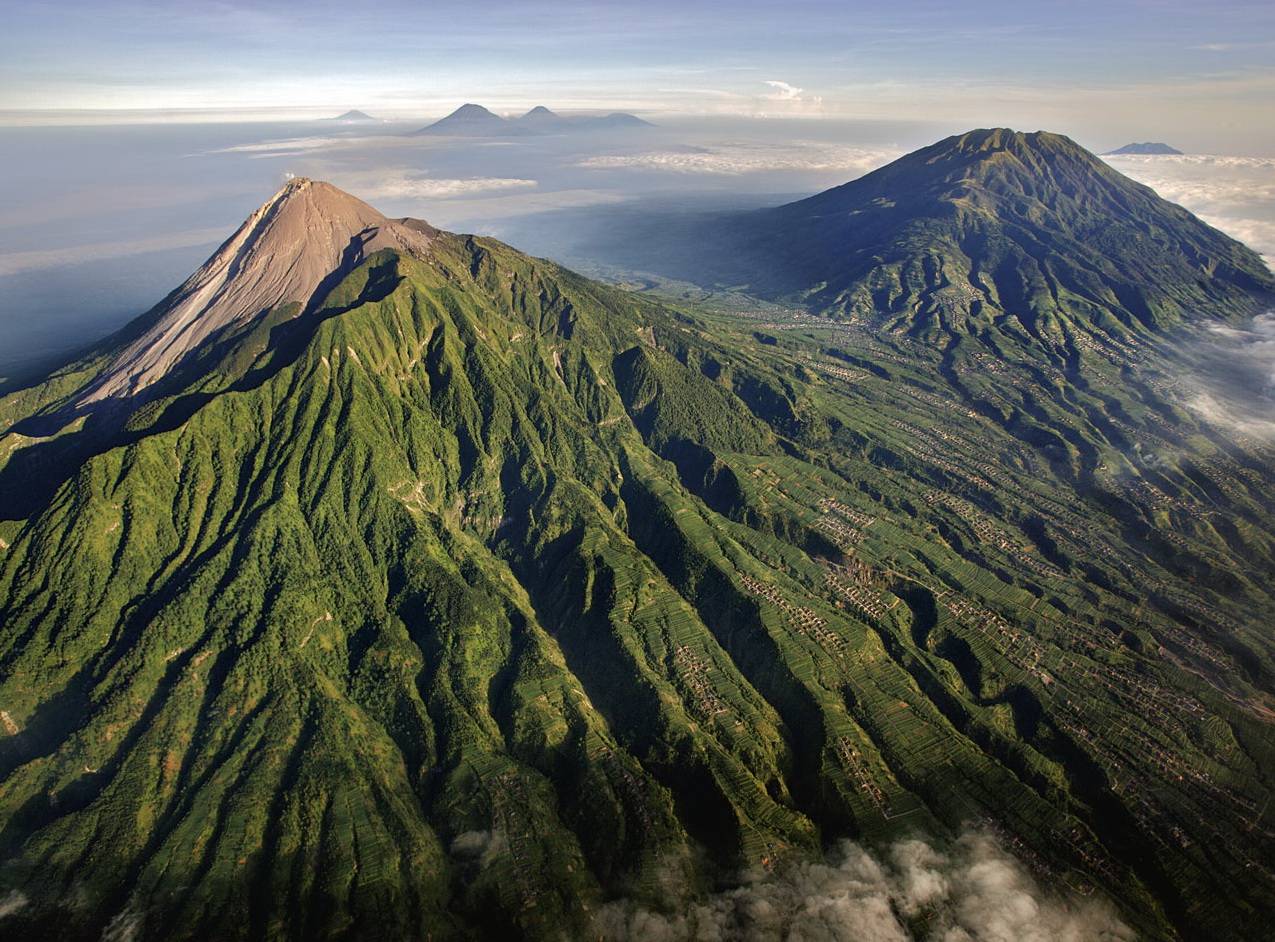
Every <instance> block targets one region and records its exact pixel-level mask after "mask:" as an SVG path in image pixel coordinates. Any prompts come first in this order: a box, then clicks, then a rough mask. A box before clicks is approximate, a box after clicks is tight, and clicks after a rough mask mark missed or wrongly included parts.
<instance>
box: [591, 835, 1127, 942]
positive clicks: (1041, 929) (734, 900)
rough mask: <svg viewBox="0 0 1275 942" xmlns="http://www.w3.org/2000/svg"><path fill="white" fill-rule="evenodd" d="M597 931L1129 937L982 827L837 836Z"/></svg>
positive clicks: (821, 937) (717, 935) (1052, 939)
mask: <svg viewBox="0 0 1275 942" xmlns="http://www.w3.org/2000/svg"><path fill="white" fill-rule="evenodd" d="M598 929H599V930H600V932H602V933H603V934H605V936H606V937H607V938H609V939H616V940H622V942H692V940H694V942H780V940H784V942H921V940H924V942H1131V940H1133V939H1134V938H1135V935H1134V933H1133V931H1132V930H1131V929H1129V927H1128V926H1126V925H1125V924H1124V923H1122V922H1121V921H1120V920H1119V918H1117V916H1116V915H1115V913H1114V911H1113V910H1112V909H1111V908H1110V906H1109V905H1107V904H1106V903H1104V902H1100V901H1097V900H1094V899H1080V898H1074V899H1063V898H1062V897H1060V896H1058V895H1056V894H1055V893H1053V892H1051V891H1046V890H1045V889H1043V888H1042V887H1040V886H1039V885H1038V884H1036V882H1035V881H1034V880H1033V879H1032V878H1031V877H1030V876H1028V874H1027V873H1026V871H1025V870H1024V869H1023V868H1022V867H1021V866H1020V865H1019V864H1018V862H1017V861H1016V860H1014V859H1013V858H1012V857H1010V856H1008V855H1007V854H1006V853H1005V852H1004V851H1003V850H1001V848H1000V847H999V846H998V845H997V844H996V843H995V841H994V840H993V839H992V838H991V837H989V836H987V835H983V834H977V833H968V834H966V835H965V836H963V837H962V838H961V839H960V840H958V841H956V842H955V843H953V844H952V845H951V846H949V847H947V848H944V849H939V848H936V847H935V846H933V845H932V844H929V843H926V842H925V841H920V840H909V841H901V842H899V843H897V844H895V845H894V846H893V847H892V848H891V849H890V851H889V853H888V854H886V855H885V856H883V857H881V856H876V855H874V854H872V853H870V852H869V851H867V850H865V849H864V848H863V847H860V846H859V845H857V844H855V843H853V842H850V841H844V842H842V843H841V844H840V845H839V846H838V847H837V848H836V850H835V851H834V852H833V853H831V854H830V855H829V857H828V859H827V860H826V861H823V862H803V863H797V864H793V865H791V866H789V867H788V868H787V869H786V870H784V871H782V872H781V873H779V874H776V875H775V876H773V877H771V876H761V877H757V878H755V879H752V880H750V881H747V882H745V883H744V884H743V885H741V886H739V887H737V888H735V889H731V890H726V891H723V892H720V893H716V894H713V895H712V896H710V897H708V898H707V899H704V900H702V901H701V902H700V903H698V904H697V905H695V906H694V907H693V908H692V909H691V911H690V912H688V913H684V914H677V915H664V914H660V913H655V912H651V911H649V910H646V909H642V908H640V907H637V906H634V905H633V904H631V903H626V902H622V903H613V904H610V905H608V906H607V907H605V908H604V909H603V910H602V912H601V913H600V914H599V916H598Z"/></svg>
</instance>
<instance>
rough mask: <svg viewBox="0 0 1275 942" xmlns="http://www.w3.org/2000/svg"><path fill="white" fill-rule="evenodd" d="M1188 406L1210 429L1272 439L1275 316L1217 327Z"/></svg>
mask: <svg viewBox="0 0 1275 942" xmlns="http://www.w3.org/2000/svg"><path fill="white" fill-rule="evenodd" d="M1210 335H1211V337H1210V340H1209V341H1208V342H1206V343H1204V344H1202V345H1201V347H1200V349H1199V350H1197V351H1196V352H1197V355H1198V356H1199V359H1200V362H1201V364H1202V368H1201V372H1200V375H1199V376H1197V377H1196V379H1195V387H1196V389H1195V393H1194V395H1193V396H1192V397H1191V398H1190V399H1189V404H1190V405H1191V407H1192V408H1193V409H1195V411H1196V412H1198V413H1199V414H1200V415H1201V416H1203V417H1204V418H1205V419H1207V420H1208V421H1210V422H1212V423H1213V424H1214V425H1220V426H1222V427H1224V428H1229V429H1231V430H1233V431H1236V432H1239V433H1240V434H1242V435H1251V436H1254V437H1257V438H1264V439H1267V440H1271V441H1275V312H1268V313H1266V314H1263V315H1261V316H1259V317H1256V318H1254V319H1253V321H1252V323H1250V324H1249V325H1247V326H1246V327H1243V328H1239V327H1215V328H1213V329H1212V330H1211V331H1210Z"/></svg>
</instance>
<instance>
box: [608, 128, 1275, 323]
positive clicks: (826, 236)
mask: <svg viewBox="0 0 1275 942" xmlns="http://www.w3.org/2000/svg"><path fill="white" fill-rule="evenodd" d="M602 239H603V246H604V248H603V249H601V250H600V251H602V252H607V253H609V254H608V256H607V260H609V261H615V262H618V263H623V264H628V265H629V266H630V267H633V268H644V269H647V270H650V271H654V272H656V273H662V274H668V275H671V276H673V277H677V278H681V279H683V280H687V281H691V282H693V283H696V284H716V285H721V286H732V287H737V288H742V289H743V290H746V291H751V292H753V293H756V294H759V295H761V296H763V297H767V298H771V299H774V300H783V301H788V302H797V303H800V304H802V305H803V306H805V307H807V308H809V309H812V310H816V311H819V312H823V313H827V314H830V315H832V316H835V317H838V318H848V319H866V320H869V321H871V322H872V323H874V324H877V325H881V326H886V327H891V328H897V329H901V330H911V331H940V332H945V331H955V332H958V333H959V332H969V331H977V330H978V329H979V327H980V325H988V326H990V325H994V324H996V323H1000V322H1002V321H1003V319H1004V318H1009V319H1010V320H1011V321H1013V322H1015V323H1016V324H1017V325H1019V327H1020V328H1021V329H1023V330H1026V331H1028V332H1030V333H1031V334H1033V335H1034V336H1035V337H1036V339H1037V340H1038V341H1040V342H1042V343H1046V344H1049V345H1051V346H1057V347H1060V348H1063V347H1066V346H1067V344H1068V343H1069V342H1070V341H1069V340H1068V339H1067V338H1068V337H1069V336H1071V335H1072V334H1077V333H1079V334H1086V335H1087V334H1093V333H1095V332H1096V333H1099V334H1104V335H1106V334H1111V335H1114V336H1118V337H1119V336H1125V335H1127V334H1129V333H1131V332H1132V333H1139V332H1143V333H1145V332H1146V331H1147V330H1151V329H1156V328H1157V327H1158V326H1167V325H1169V324H1173V323H1179V322H1182V321H1184V320H1190V319H1192V318H1195V317H1198V316H1200V315H1201V312H1205V311H1207V312H1210V314H1211V316H1237V315H1244V314H1248V313H1252V312H1253V310H1254V309H1255V308H1256V307H1257V306H1259V305H1260V304H1261V303H1263V302H1262V301H1261V298H1263V297H1268V296H1269V292H1270V291H1271V289H1272V287H1273V286H1275V282H1273V281H1272V277H1271V274H1270V272H1269V270H1268V269H1267V268H1266V265H1265V263H1264V262H1263V261H1262V260H1261V258H1260V257H1259V256H1258V255H1257V253H1255V252H1253V251H1252V250H1251V249H1249V248H1247V247H1246V246H1244V245H1242V244H1241V243H1239V242H1237V241H1236V240H1234V239H1232V238H1230V237H1229V236H1226V235H1224V234H1223V233H1221V232H1218V231H1217V230H1216V229H1213V228H1211V227H1210V226H1208V225H1206V224H1204V223H1203V222H1201V221H1200V220H1199V219H1197V218H1196V217H1195V216H1193V215H1192V214H1191V213H1189V212H1187V211H1186V210H1185V209H1182V208H1181V207H1180V206H1176V205H1174V204H1172V203H1169V202H1168V201H1166V200H1164V199H1161V198H1160V197H1159V196H1158V195H1157V194H1156V193H1155V192H1154V191H1153V190H1151V189H1150V188H1149V187H1146V186H1143V185H1141V184H1138V183H1135V182H1133V181H1132V180H1130V179H1128V178H1127V177H1125V176H1123V175H1122V174H1120V173H1119V172H1118V171H1116V170H1115V169H1113V168H1111V167H1110V166H1108V165H1107V164H1106V163H1104V162H1103V161H1101V160H1099V159H1098V158H1097V157H1095V156H1094V155H1093V154H1091V153H1089V152H1088V151H1086V150H1084V149H1083V148H1081V147H1080V146H1079V145H1077V144H1075V143H1074V142H1073V141H1071V140H1069V139H1068V138H1066V137H1062V136H1061V135H1057V134H1050V133H1047V132H1036V133H1031V134H1024V133H1019V132H1015V131H1011V130H1008V129H1004V128H1000V129H989V130H979V131H971V132H969V133H967V134H963V135H957V136H954V137H950V138H948V139H946V140H943V141H939V142H938V143H936V144H934V145H931V146H930V147H926V148H923V149H921V150H919V151H917V152H915V153H912V154H909V155H907V156H905V157H902V158H900V159H898V160H896V161H894V162H893V163H891V164H889V165H887V166H885V167H882V168H880V169H878V170H875V171H873V172H871V173H869V174H866V175H865V176H863V177H860V178H859V179H857V180H853V181H851V182H849V183H846V184H844V185H842V186H839V187H836V188H835V189H831V190H828V191H826V192H823V193H819V194H817V195H815V196H812V197H810V198H808V199H805V200H801V201H799V202H795V203H790V204H788V205H786V206H780V207H777V208H774V209H766V210H757V211H753V212H746V213H733V214H719V215H714V216H711V217H703V216H700V217H694V216H692V217H681V218H678V217H676V216H672V215H668V216H665V217H661V218H658V219H651V220H649V222H648V223H647V224H646V226H645V227H644V226H642V225H638V226H636V227H634V231H631V232H621V233H620V234H619V235H618V236H611V237H610V238H609V239H607V237H606V236H605V235H604V236H602Z"/></svg>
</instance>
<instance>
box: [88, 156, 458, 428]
mask: <svg viewBox="0 0 1275 942" xmlns="http://www.w3.org/2000/svg"><path fill="white" fill-rule="evenodd" d="M432 238H433V236H432V234H431V230H429V227H427V226H422V225H421V224H420V223H419V222H417V223H415V224H409V223H407V222H405V221H396V220H391V219H387V218H386V217H385V216H383V215H381V214H380V213H379V212H377V211H376V210H375V209H373V208H372V207H371V206H369V205H368V204H367V203H364V202H363V201H362V200H358V199H355V198H354V197H353V196H350V195H349V194H348V193H345V192H343V191H342V190H339V189H337V188H336V187H334V186H332V185H331V184H329V183H322V182H317V181H313V180H308V179H305V178H303V177H297V178H295V179H293V180H289V181H288V183H287V184H286V185H285V186H284V187H283V189H281V190H280V191H279V192H278V193H276V194H275V195H274V196H273V197H271V198H270V199H269V200H267V201H266V203H265V204H264V205H262V206H261V208H260V209H258V210H257V211H256V212H254V213H253V214H252V215H251V216H249V217H248V219H247V220H246V221H245V222H244V224H243V225H242V226H240V227H239V230H238V231H237V232H236V233H235V234H234V235H233V236H231V238H230V239H229V240H227V241H226V242H225V243H224V244H223V245H222V246H221V248H219V249H218V250H217V251H216V252H215V253H214V254H213V256H212V257H211V258H210V259H209V260H208V261H207V262H205V263H204V264H203V266H202V267H201V268H200V269H199V270H198V271H196V272H195V273H194V274H193V275H191V276H190V278H188V279H187V280H186V281H185V283H184V284H182V286H181V287H180V288H178V289H177V291H175V292H174V293H173V294H172V295H171V296H170V297H169V298H168V299H167V300H166V301H165V302H164V306H163V308H162V309H160V310H158V311H156V312H155V316H154V318H153V320H152V323H151V325H150V326H149V327H148V328H146V329H145V330H144V331H143V332H142V333H141V334H140V335H139V336H138V337H137V338H136V339H135V340H134V341H133V342H132V343H130V344H129V345H128V346H127V347H125V348H124V350H123V351H122V352H121V353H120V354H119V356H118V357H117V358H116V360H115V362H114V363H113V364H112V365H111V367H110V368H109V369H108V370H107V371H106V373H105V374H104V375H103V376H102V378H101V379H99V380H98V382H96V383H94V384H93V385H92V386H90V387H89V388H88V389H87V390H86V391H85V392H84V394H83V395H82V396H81V398H80V403H81V404H83V405H87V404H90V403H94V402H99V401H102V400H108V399H114V398H121V397H126V396H133V395H136V394H137V393H138V392H140V391H141V390H143V389H145V388H146V387H148V386H150V385H152V384H153V383H155V382H156V381H158V380H159V379H161V378H163V377H164V376H165V375H166V374H167V373H168V372H169V371H170V370H171V369H172V368H173V367H174V366H175V365H177V364H179V363H180V362H181V361H182V360H183V358H185V357H186V356H187V355H188V354H190V353H192V352H193V351H194V350H196V349H197V348H198V347H199V346H200V345H201V344H203V343H204V342H206V341H207V340H209V339H210V338H212V337H214V336H215V335H217V334H219V333H221V332H222V331H223V330H225V329H226V328H228V327H232V326H240V325H243V324H246V323H247V322H249V321H251V320H253V319H254V318H256V317H259V316H261V315H263V314H265V313H266V312H268V311H270V310H272V309H274V308H276V307H278V306H280V305H282V304H287V303H288V302H291V301H299V302H301V303H302V304H303V305H307V306H308V305H309V304H310V303H311V301H312V300H318V299H317V298H315V293H316V291H318V290H319V288H320V287H321V286H323V285H324V284H325V282H328V280H329V277H330V276H332V275H334V274H336V275H339V274H340V273H342V272H344V271H348V270H350V269H352V268H353V267H355V266H356V265H358V264H359V263H360V262H362V261H363V259H364V258H366V257H367V256H368V255H369V254H371V253H372V252H375V251H377V250H379V249H383V248H396V249H400V250H406V251H412V252H416V253H421V252H423V251H425V250H426V249H427V248H428V245H429V243H430V242H431V241H432Z"/></svg>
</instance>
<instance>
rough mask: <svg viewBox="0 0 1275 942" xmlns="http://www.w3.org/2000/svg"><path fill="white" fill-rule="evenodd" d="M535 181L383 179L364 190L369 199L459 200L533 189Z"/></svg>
mask: <svg viewBox="0 0 1275 942" xmlns="http://www.w3.org/2000/svg"><path fill="white" fill-rule="evenodd" d="M538 185H539V184H538V183H537V182H536V181H535V180H523V179H519V178H516V177H472V178H468V179H434V178H430V177H419V178H410V177H398V178H388V179H383V180H381V181H380V182H379V183H373V184H372V185H371V186H370V187H366V188H364V189H362V190H361V191H360V193H361V195H362V196H363V197H364V198H366V199H368V200H375V199H378V198H380V199H456V198H463V197H467V196H473V195H475V194H478V193H491V192H493V191H500V190H522V189H533V188H535V187H536V186H538Z"/></svg>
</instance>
